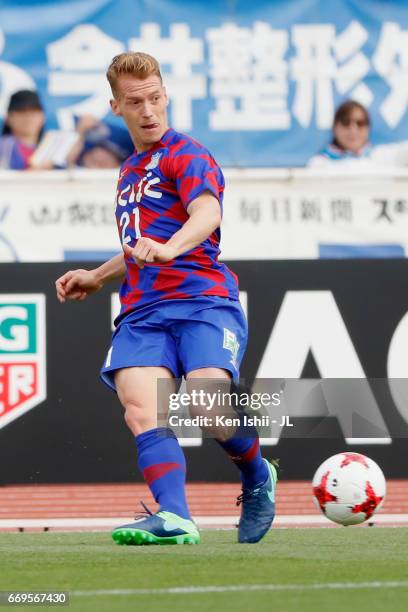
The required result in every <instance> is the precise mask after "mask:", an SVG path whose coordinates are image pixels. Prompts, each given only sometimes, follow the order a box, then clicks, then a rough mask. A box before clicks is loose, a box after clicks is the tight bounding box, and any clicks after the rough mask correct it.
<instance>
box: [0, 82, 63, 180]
mask: <svg viewBox="0 0 408 612" xmlns="http://www.w3.org/2000/svg"><path fill="white" fill-rule="evenodd" d="M44 124H45V114H44V109H43V106H42V104H41V101H40V98H39V96H38V94H37V92H35V91H31V90H28V89H22V90H20V91H17V92H15V93H14V94H13V95H12V96H11V97H10V101H9V105H8V110H7V116H6V119H5V122H4V125H3V134H2V136H0V168H3V169H9V170H26V169H30V168H38V169H49V168H52V163H51V162H43V163H42V164H41V165H34V164H33V163H32V162H31V161H30V160H31V157H32V156H33V154H34V152H35V150H36V147H37V145H38V143H39V141H40V138H41V136H42V134H43V131H44Z"/></svg>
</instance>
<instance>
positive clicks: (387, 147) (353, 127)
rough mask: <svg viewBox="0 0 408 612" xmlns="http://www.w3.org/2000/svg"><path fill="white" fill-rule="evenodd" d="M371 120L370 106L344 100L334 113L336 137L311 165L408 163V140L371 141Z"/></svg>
mask: <svg viewBox="0 0 408 612" xmlns="http://www.w3.org/2000/svg"><path fill="white" fill-rule="evenodd" d="M370 125H371V120H370V116H369V114H368V111H367V109H366V108H365V107H364V106H363V105H362V104H360V103H359V102H355V101H353V100H347V101H346V102H343V104H341V105H340V106H339V107H338V109H337V110H336V113H335V115H334V120H333V128H332V129H333V137H332V141H331V143H330V144H329V145H327V147H326V148H325V149H323V151H321V152H320V153H319V154H318V155H315V156H314V157H312V158H311V159H310V160H309V162H308V166H309V167H313V168H323V167H329V166H331V167H333V166H339V165H340V164H341V165H340V167H344V165H347V167H352V168H362V169H363V168H374V167H378V166H381V167H384V166H395V167H398V166H399V167H401V166H408V141H403V142H397V143H390V144H383V145H378V146H373V145H372V144H371V143H370V141H369V135H370Z"/></svg>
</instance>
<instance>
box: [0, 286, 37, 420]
mask: <svg viewBox="0 0 408 612" xmlns="http://www.w3.org/2000/svg"><path fill="white" fill-rule="evenodd" d="M45 398H46V360H45V296H44V295H43V294H40V293H36V294H21V293H18V294H14V295H11V294H0V428H2V427H4V426H5V425H7V424H8V423H11V421H14V420H15V419H17V418H18V417H20V416H21V415H22V414H24V413H25V412H27V411H28V410H31V408H34V407H35V406H37V405H38V404H40V403H41V402H42V401H44V400H45Z"/></svg>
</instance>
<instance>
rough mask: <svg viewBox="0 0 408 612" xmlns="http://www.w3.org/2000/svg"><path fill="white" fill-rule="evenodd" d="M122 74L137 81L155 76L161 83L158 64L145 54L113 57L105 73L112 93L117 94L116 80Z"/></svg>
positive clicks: (121, 54) (122, 54)
mask: <svg viewBox="0 0 408 612" xmlns="http://www.w3.org/2000/svg"><path fill="white" fill-rule="evenodd" d="M122 74H128V75H131V76H134V77H136V78H137V79H147V78H148V77H149V76H152V75H156V76H158V77H159V79H160V81H162V76H161V74H160V66H159V62H158V61H157V60H156V59H155V58H154V57H152V56H151V55H148V54H147V53H132V52H129V53H120V54H119V55H115V57H114V58H113V60H112V61H111V64H110V66H109V68H108V71H107V73H106V77H107V79H108V81H109V85H110V86H111V89H112V93H113V95H115V94H116V93H117V87H116V85H117V80H118V77H119V76H121V75H122Z"/></svg>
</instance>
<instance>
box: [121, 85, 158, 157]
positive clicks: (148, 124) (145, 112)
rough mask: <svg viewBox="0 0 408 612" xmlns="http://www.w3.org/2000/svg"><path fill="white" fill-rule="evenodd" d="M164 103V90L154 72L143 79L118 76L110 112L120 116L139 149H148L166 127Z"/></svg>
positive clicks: (140, 150)
mask: <svg viewBox="0 0 408 612" xmlns="http://www.w3.org/2000/svg"><path fill="white" fill-rule="evenodd" d="M167 104H168V99H167V94H166V90H165V88H164V87H163V85H162V82H161V80H160V78H159V77H158V76H156V75H152V76H150V77H148V78H147V79H143V80H142V79H137V78H135V77H132V76H131V75H123V76H120V77H119V78H118V80H117V83H116V96H115V98H114V99H113V100H111V107H112V111H113V113H114V114H115V115H117V116H122V117H123V119H124V120H125V123H126V125H127V127H128V129H129V132H130V135H131V137H132V140H133V143H134V145H135V147H136V149H137V151H139V152H142V151H147V150H148V149H150V148H151V147H152V146H153V145H154V144H155V143H156V142H158V141H159V140H160V139H161V137H162V136H163V134H164V133H165V131H166V130H167V129H168V123H167Z"/></svg>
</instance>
